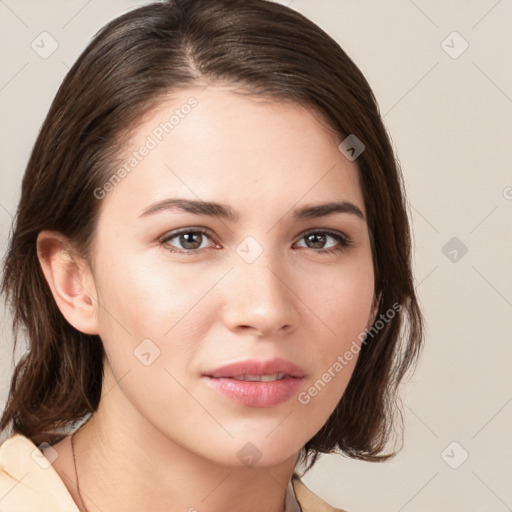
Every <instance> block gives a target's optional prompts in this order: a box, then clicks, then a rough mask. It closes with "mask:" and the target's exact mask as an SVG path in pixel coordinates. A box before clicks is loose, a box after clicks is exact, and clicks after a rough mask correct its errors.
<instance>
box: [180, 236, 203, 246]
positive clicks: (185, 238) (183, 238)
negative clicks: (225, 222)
mask: <svg viewBox="0 0 512 512" xmlns="http://www.w3.org/2000/svg"><path fill="white" fill-rule="evenodd" d="M200 236H201V233H192V234H191V233H186V234H183V235H181V243H182V245H183V247H185V249H197V247H199V246H200V245H201V243H199V244H197V240H195V241H194V240H192V239H193V238H194V237H200ZM187 244H192V247H189V246H188V245H187ZM196 245H197V247H196Z"/></svg>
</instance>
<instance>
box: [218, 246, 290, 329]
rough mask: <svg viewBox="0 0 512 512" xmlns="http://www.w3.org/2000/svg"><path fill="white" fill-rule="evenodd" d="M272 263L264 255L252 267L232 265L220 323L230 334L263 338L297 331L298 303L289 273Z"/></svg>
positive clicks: (240, 261)
mask: <svg viewBox="0 0 512 512" xmlns="http://www.w3.org/2000/svg"><path fill="white" fill-rule="evenodd" d="M276 260H277V258H276V257H273V256H272V255H270V254H267V253H266V252H264V253H263V254H262V255H261V256H260V257H259V258H257V259H256V261H253V262H252V263H248V262H246V261H244V260H243V259H242V258H239V259H238V261H236V263H235V268H234V269H233V271H231V272H230V276H229V279H228V280H226V282H225V283H224V286H225V292H224V299H225V300H224V308H223V310H224V322H225V324H226V326H227V327H228V328H229V329H230V330H231V331H234V332H237V333H238V334H249V333H251V334H254V335H256V336H259V337H261V338H263V337H272V336H278V335H283V334H288V333H290V332H291V331H293V330H294V329H295V328H296V327H297V325H298V322H299V316H300V315H299V305H300V299H299V298H298V296H297V295H296V292H295V291H294V280H293V277H292V274H291V272H290V270H289V269H288V270H286V267H285V266H284V265H283V264H282V263H279V262H277V261H276Z"/></svg>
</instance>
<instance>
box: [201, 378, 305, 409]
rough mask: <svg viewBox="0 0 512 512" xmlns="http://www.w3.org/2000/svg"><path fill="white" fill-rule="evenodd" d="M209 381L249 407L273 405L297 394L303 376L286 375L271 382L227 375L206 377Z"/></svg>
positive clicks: (221, 391)
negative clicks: (240, 378) (228, 376)
mask: <svg viewBox="0 0 512 512" xmlns="http://www.w3.org/2000/svg"><path fill="white" fill-rule="evenodd" d="M206 378H207V379H208V383H209V384H210V385H211V386H213V387H214V388H215V389H216V390H217V391H219V392H220V393H222V394H224V395H226V396H227V397H229V398H231V399H233V400H235V401H236V402H239V403H242V404H244V405H246V406H248V407H272V406H274V405H278V404H280V403H282V402H286V400H289V399H290V398H291V397H292V396H293V395H294V394H296V393H297V392H298V390H299V388H300V387H301V384H302V382H303V379H302V378H298V377H286V378H284V379H281V380H274V381H270V382H254V381H246V380H236V379H230V378H227V377H218V378H214V377H206Z"/></svg>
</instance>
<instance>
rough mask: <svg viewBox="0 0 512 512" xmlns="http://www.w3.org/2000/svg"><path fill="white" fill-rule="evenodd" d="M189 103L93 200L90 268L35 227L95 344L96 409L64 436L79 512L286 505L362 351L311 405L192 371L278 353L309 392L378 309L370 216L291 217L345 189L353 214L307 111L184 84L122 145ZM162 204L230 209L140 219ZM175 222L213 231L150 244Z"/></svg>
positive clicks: (68, 310)
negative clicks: (197, 202)
mask: <svg viewBox="0 0 512 512" xmlns="http://www.w3.org/2000/svg"><path fill="white" fill-rule="evenodd" d="M190 96H194V97H195V98H196V99H197V101H198V105H197V106H196V107H195V108H194V109H192V111H191V113H190V114H189V115H187V116H186V117H184V118H183V119H181V120H180V123H179V125H177V126H176V127H175V128H174V130H173V131H172V132H171V133H169V134H168V135H167V136H165V137H164V138H163V140H162V141H161V142H160V143H159V144H158V146H157V147H156V148H154V149H152V150H151V151H150V153H149V154H148V155H147V156H146V157H145V158H144V159H142V161H141V162H140V163H139V164H138V165H137V167H136V168H134V169H133V170H132V171H131V172H130V174H128V176H126V177H125V178H124V179H123V180H122V181H121V182H120V183H118V184H117V185H116V186H115V187H114V188H113V189H112V190H111V191H109V192H108V193H107V194H106V196H105V198H104V199H101V201H102V204H101V215H100V218H99V223H98V228H97V232H96V234H95V238H94V243H93V246H92V247H93V253H92V258H91V260H90V261H89V262H88V261H86V260H85V259H80V257H79V256H77V255H76V254H75V256H72V249H73V247H72V244H71V243H70V242H69V241H68V240H66V239H65V238H64V237H63V236H62V235H61V234H59V233H56V232H51V231H44V232H41V233H40V235H39V237H38V250H39V257H40V261H41V265H42V268H43V271H44V273H45V276H46V279H47V281H48V283H49V286H50V288H51V290H52V293H53V295H54V297H55V300H56V302H57V304H58V306H59V308H60V310H61V312H62V314H63V315H64V316H65V318H66V319H67V320H68V321H69V322H70V324H72V325H73V326H74V327H75V328H77V329H78V330H81V331H83V332H86V333H89V334H98V335H99V336H100V337H101V339H102V341H103V344H104V346H105V350H106V353H107V360H106V361H105V377H104V386H103V391H102V398H101V401H100V406H99V409H98V411H97V412H96V413H95V414H94V415H93V416H92V417H91V419H90V420H89V421H88V422H87V423H86V424H85V426H83V427H82V428H81V429H80V431H79V432H78V434H77V435H76V438H75V447H76V459H77V467H78V474H79V481H80V488H81V491H82V496H83V498H84V501H85V504H86V506H87V509H88V510H89V512H93V511H96V510H101V511H102V512H111V511H114V510H123V511H126V512H132V511H133V512H135V511H137V512H139V511H140V510H152V511H154V512H163V511H164V510H165V511H168V510H169V504H172V510H194V509H196V510H198V511H201V512H215V511H218V512H220V511H230V510H233V511H234V510H243V511H245V512H253V511H254V512H256V511H258V512H261V511H262V510H264V511H269V512H274V511H276V512H277V511H282V510H284V500H285V490H286V486H287V483H288V481H289V479H290V477H291V474H292V471H293V469H294V465H295V462H296V459H297V456H298V454H299V450H300V449H301V447H302V446H304V444H305V443H306V442H307V441H308V440H309V439H310V438H311V437H312V436H313V435H314V434H315V433H316V432H317V431H318V430H319V429H320V428H321V427H322V425H323V424H324V423H325V422H326V420H327V419H328V417H329V416H330V414H331V413H332V411H333V410H334V408H335V406H336V404H337V403H338V401H339V400H340V398H341V396H342V395H343V392H344V390H345V388H346V386H347V384H348V381H349V379H350V376H351V374H352V371H353V368H354V365H355V362H356V360H357V356H354V358H353V359H352V360H351V361H350V362H349V364H348V365H347V366H345V367H344V368H343V370H342V371H340V372H339V373H337V374H336V377H335V378H333V379H332V380H331V381H330V382H329V383H328V384H327V385H326V386H325V387H324V388H323V389H322V391H321V392H319V393H318V395H317V396H316V397H314V398H312V399H311V401H310V402H309V403H308V404H303V403H301V402H300V401H299V400H298V399H297V396H296V395H295V396H293V397H292V398H290V399H289V400H287V401H286V402H284V403H281V404H279V405H277V406H273V407H263V408H256V407H248V406H245V405H242V404H239V403H237V402H234V401H232V400H231V399H229V398H227V397H225V396H224V395H221V394H220V393H218V392H217V391H215V390H214V389H212V388H211V387H209V386H208V385H206V383H205V379H204V378H203V377H202V373H203V372H204V371H207V370H212V369H214V368H217V367H219V366H221V365H224V364H226V363H229V362H234V361H241V360H245V359H249V358H251V359H260V360H267V359H272V358H274V357H282V358H284V359H288V360H290V361H292V362H294V363H295V364H297V365H299V366H300V367H302V369H303V370H304V372H305V374H306V377H305V379H304V383H303V386H302V387H301V389H300V391H304V390H307V389H308V388H309V387H310V386H311V385H312V384H313V383H314V382H315V381H317V380H318V379H319V378H321V376H322V374H323V373H324V372H325V371H326V370H327V369H328V368H329V367H331V366H332V365H333V363H334V362H335V361H336V359H337V357H338V356H339V355H342V354H343V353H344V352H345V351H346V350H348V349H349V348H350V346H351V343H352V342H353V340H356V339H357V336H358V334H359V333H360V332H361V331H362V330H364V329H365V328H367V327H369V326H370V325H371V323H372V321H373V318H374V309H373V306H374V287H373V282H374V274H373V264H372V255H371V246H370V239H369V233H368V227H367V223H366V221H365V219H364V218H363V219H361V218H359V217H358V216H356V215H354V214H351V213H335V214H332V215H329V216H325V217H321V218H313V219H303V220H296V219H293V218H292V211H293V210H294V209H295V208H299V207H302V206H305V205H306V204H308V205H309V204H318V203H324V202H329V201H341V200H344V201H348V202H350V203H352V204H354V205H356V206H357V207H358V208H359V209H360V210H361V211H362V213H363V215H364V216H366V212H365V208H364V201H363V194H362V190H361V186H360V182H359V177H358V169H357V165H356V162H351V161H349V160H347V159H346V158H345V157H344V156H343V155H342V154H341V152H340V151H339V150H338V148H337V146H338V144H339V142H340V139H338V138H337V137H336V136H335V134H334V133H333V132H332V131H331V130H330V129H329V128H328V127H327V126H326V125H325V123H323V122H322V121H321V120H320V119H319V117H318V115H316V114H315V113H314V112H312V111H311V110H309V109H305V108H303V107H301V106H298V105H295V104H292V103H282V102H281V103H278V102H276V101H273V102H269V101H263V100H262V99H261V98H256V97H254V96H252V97H250V96H242V95H240V94H237V93H235V92H233V87H231V88H229V87H221V86H210V87H208V88H206V89H205V90H200V89H189V90H187V91H181V92H179V93H176V94H174V95H173V97H172V98H171V97H169V98H166V99H165V101H162V103H160V104H159V106H158V108H157V109H155V110H154V111H153V112H151V114H150V115H149V116H148V117H146V119H145V120H144V121H143V123H142V124H141V125H140V126H139V127H137V128H136V130H135V131H134V132H133V135H132V137H131V139H130V140H129V141H127V142H126V145H125V148H126V152H125V155H124V156H126V158H129V155H130V154H131V153H132V152H133V151H135V150H136V149H137V148H139V147H140V146H141V145H143V144H144V142H145V140H146V138H147V136H148V135H149V134H151V133H152V130H154V128H155V127H156V126H158V125H159V123H160V122H162V121H165V120H167V119H169V117H170V115H171V114H172V112H173V110H174V109H176V108H178V107H179V106H180V105H182V104H184V103H185V102H186V100H187V99H188V98H189V97H190ZM248 120H250V122H248ZM121 160H122V159H121ZM169 197H184V198H189V199H199V198H200V199H202V200H209V201H217V202H221V203H226V204H228V205H230V206H231V207H232V208H233V209H235V210H237V211H238V212H239V214H240V217H239V219H238V221H237V222H232V221H230V220H227V219H220V218H213V217H208V216H205V215H196V214H192V213H187V212H183V211H179V210H167V211H160V212H158V213H155V214H152V215H148V216H143V217H140V214H141V212H142V211H143V210H144V209H145V208H147V207H148V206H150V205H152V204H153V203H155V202H157V201H159V200H162V199H165V198H169ZM185 227H186V228H198V227H204V228H208V229H209V230H210V232H211V237H210V236H209V235H203V237H201V235H198V239H197V244H196V246H195V247H200V248H198V249H193V250H195V254H194V255H189V254H177V253H172V252H170V251H169V248H174V249H175V250H178V251H179V250H181V251H183V252H185V251H187V248H188V247H191V245H188V246H187V245H184V241H183V238H182V239H181V240H180V237H179V236H178V237H175V238H173V239H171V240H167V242H163V241H162V239H163V238H164V236H167V237H168V235H169V234H170V233H171V232H172V231H173V230H176V229H179V228H185ZM324 229H331V230H335V231H337V232H340V233H341V234H344V235H345V236H347V237H349V238H350V239H351V240H352V245H351V246H350V247H349V248H345V249H343V250H341V251H337V252H333V253H331V254H322V253H319V252H318V251H319V249H322V248H333V247H337V246H340V242H338V241H337V240H336V239H334V238H331V237H330V236H327V237H326V238H325V240H324V242H323V245H322V243H321V241H320V242H318V241H317V242H316V245H314V242H315V241H314V240H313V241H310V240H308V238H307V237H304V232H305V231H307V230H315V233H318V232H320V234H321V231H322V230H324ZM247 236H252V237H253V238H254V239H255V240H257V242H258V244H259V245H260V247H261V248H262V250H263V252H262V254H261V255H260V256H259V257H258V258H257V259H256V260H255V261H253V262H252V263H248V262H247V261H245V260H244V259H243V258H242V257H241V256H239V254H238V253H237V252H236V249H237V247H238V246H239V245H240V244H241V242H242V241H244V239H245V238H246V237H247ZM308 242H309V243H308ZM242 247H243V245H242ZM251 250H253V249H251ZM188 251H189V252H190V251H191V249H188ZM147 338H149V339H150V340H152V343H154V344H155V345H156V346H157V347H158V349H159V350H160V356H159V357H157V358H156V359H155V360H154V361H153V362H152V363H151V364H150V365H148V366H146V365H144V364H142V363H141V361H140V360H139V359H138V358H137V357H135V356H134V350H135V349H136V347H137V346H138V345H139V344H140V343H141V342H142V340H144V339H147ZM248 442H250V443H252V444H254V445H255V446H256V447H257V449H258V450H259V452H260V453H261V458H260V460H259V461H258V462H257V463H256V464H255V465H253V466H246V465H245V464H244V463H243V462H242V461H241V460H240V459H239V458H238V456H237V453H238V452H239V450H240V449H241V448H242V447H243V446H244V445H245V444H246V443H248ZM53 449H55V450H57V453H58V455H59V456H58V458H57V460H56V461H55V462H54V463H53V466H54V467H55V469H56V470H57V472H58V473H59V475H60V476H61V478H62V480H63V481H64V483H65V484H66V486H67V488H68V489H69V492H70V493H71V495H72V497H73V498H74V499H75V501H76V502H77V505H79V504H80V501H79V499H78V495H77V492H76V481H75V474H74V466H73V460H72V455H71V451H70V440H69V437H66V438H65V439H63V440H62V441H60V442H59V443H57V444H56V445H54V446H53ZM105 482H108V485H105ZM262 489H264V492H262ZM89 498H90V499H89ZM80 510H83V508H82V507H81V506H80Z"/></svg>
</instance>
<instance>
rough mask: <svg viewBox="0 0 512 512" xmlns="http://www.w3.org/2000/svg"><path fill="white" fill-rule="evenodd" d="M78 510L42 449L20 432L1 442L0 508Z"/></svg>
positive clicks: (1, 511) (4, 511)
mask: <svg viewBox="0 0 512 512" xmlns="http://www.w3.org/2000/svg"><path fill="white" fill-rule="evenodd" d="M21 511H23V512H36V511H37V512H50V511H51V512H79V511H78V508H77V506H76V504H75V502H74V501H73V498H72V497H71V495H70V494H69V492H68V490H67V488H66V486H65V485H64V482H63V481H62V480H61V478H60V476H59V475H58V474H57V472H56V471H55V469H54V468H53V466H52V464H51V463H50V461H49V460H48V459H47V458H46V457H45V456H44V455H43V453H42V452H41V450H39V448H38V447H37V446H36V445H35V444H34V443H33V442H32V441H31V440H30V439H29V438H28V437H25V436H23V435H22V434H14V435H13V436H12V437H10V438H9V439H7V440H5V441H4V442H3V443H2V445H0V512H21Z"/></svg>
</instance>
